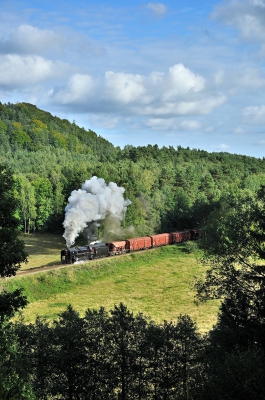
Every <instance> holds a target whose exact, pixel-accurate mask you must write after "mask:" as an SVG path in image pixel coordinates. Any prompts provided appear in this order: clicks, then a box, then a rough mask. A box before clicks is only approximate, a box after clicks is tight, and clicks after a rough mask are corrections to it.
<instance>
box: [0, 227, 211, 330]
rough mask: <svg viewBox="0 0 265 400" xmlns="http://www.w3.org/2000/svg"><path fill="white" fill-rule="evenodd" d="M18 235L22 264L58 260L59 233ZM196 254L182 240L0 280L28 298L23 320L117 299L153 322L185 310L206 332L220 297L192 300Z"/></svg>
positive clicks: (198, 268)
mask: <svg viewBox="0 0 265 400" xmlns="http://www.w3.org/2000/svg"><path fill="white" fill-rule="evenodd" d="M23 240H25V243H26V250H27V252H28V253H29V262H28V263H27V264H25V265H23V266H22V270H24V269H31V268H35V267H37V266H43V265H56V264H60V250H61V248H63V247H64V240H63V238H62V237H60V236H57V235H49V234H46V235H45V234H35V235H25V236H23ZM199 259H200V252H199V251H196V252H195V253H191V254H189V253H187V252H186V251H185V244H183V245H173V246H166V247H162V248H158V249H154V250H150V251H145V252H138V253H132V254H128V255H125V256H117V257H110V258H104V259H99V260H95V261H92V262H87V263H82V264H77V265H71V266H65V267H64V268H61V269H58V270H52V271H46V272H37V273H34V274H30V275H25V276H16V277H14V278H7V279H4V280H2V281H1V286H2V287H4V288H6V289H8V290H14V289H15V288H17V287H23V288H24V291H25V294H26V295H27V298H28V300H29V305H28V306H27V307H26V308H25V310H23V312H22V316H23V318H24V320H25V322H34V321H35V318H36V317H37V316H40V317H45V318H47V319H49V320H53V319H56V318H57V316H58V314H59V313H60V312H62V311H63V310H65V308H66V307H67V305H68V304H71V305H72V306H73V307H74V308H75V309H76V310H77V311H79V312H80V314H81V315H83V314H84V312H85V311H86V309H87V308H91V309H98V308H99V307H101V306H103V307H105V309H106V310H110V309H112V308H113V306H114V305H115V304H119V303H120V302H122V303H124V304H126V306H127V307H128V309H129V310H130V311H133V312H134V313H137V312H142V313H143V314H144V315H145V316H149V317H150V318H151V319H153V320H154V321H156V322H163V320H167V321H176V320H177V318H178V316H179V315H180V314H189V315H190V317H191V318H192V319H193V320H194V321H196V322H197V324H198V327H199V329H200V331H201V332H206V331H208V330H209V329H210V328H211V327H212V326H213V324H214V323H215V322H216V316H217V312H218V304H219V303H218V302H217V301H210V302H207V303H202V304H199V305H198V304H196V303H195V301H194V297H195V290H194V287H193V286H194V283H195V281H196V279H198V278H200V277H202V276H203V275H204V274H205V267H204V266H203V265H202V264H201V263H200V261H199Z"/></svg>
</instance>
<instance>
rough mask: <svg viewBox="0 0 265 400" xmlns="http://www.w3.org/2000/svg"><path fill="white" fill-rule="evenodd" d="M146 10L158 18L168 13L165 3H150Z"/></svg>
mask: <svg viewBox="0 0 265 400" xmlns="http://www.w3.org/2000/svg"><path fill="white" fill-rule="evenodd" d="M146 8H147V9H148V10H151V11H152V13H153V14H155V15H157V16H162V15H164V14H166V12H167V7H166V6H165V4H163V3H148V4H147V5H146Z"/></svg>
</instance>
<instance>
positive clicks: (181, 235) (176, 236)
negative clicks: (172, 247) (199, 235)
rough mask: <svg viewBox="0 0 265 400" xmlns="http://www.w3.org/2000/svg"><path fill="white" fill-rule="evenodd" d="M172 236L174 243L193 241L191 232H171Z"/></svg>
mask: <svg viewBox="0 0 265 400" xmlns="http://www.w3.org/2000/svg"><path fill="white" fill-rule="evenodd" d="M171 235H172V243H181V242H185V241H186V240H190V239H191V233H190V231H189V230H186V231H180V232H171Z"/></svg>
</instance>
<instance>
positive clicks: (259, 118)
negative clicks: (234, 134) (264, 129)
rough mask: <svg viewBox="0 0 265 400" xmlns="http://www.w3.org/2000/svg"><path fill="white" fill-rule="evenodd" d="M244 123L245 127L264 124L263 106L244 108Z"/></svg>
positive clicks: (264, 109)
mask: <svg viewBox="0 0 265 400" xmlns="http://www.w3.org/2000/svg"><path fill="white" fill-rule="evenodd" d="M243 117H244V123H245V124H247V125H263V124H264V123H265V105H260V106H250V107H245V108H244V110H243Z"/></svg>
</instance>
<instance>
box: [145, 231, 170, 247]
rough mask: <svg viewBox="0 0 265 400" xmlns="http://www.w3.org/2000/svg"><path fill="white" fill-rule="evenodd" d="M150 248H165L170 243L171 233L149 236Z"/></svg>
mask: <svg viewBox="0 0 265 400" xmlns="http://www.w3.org/2000/svg"><path fill="white" fill-rule="evenodd" d="M150 238H151V239H152V247H159V246H166V245H167V244H171V243H172V235H171V233H160V234H158V235H151V236H150Z"/></svg>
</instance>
